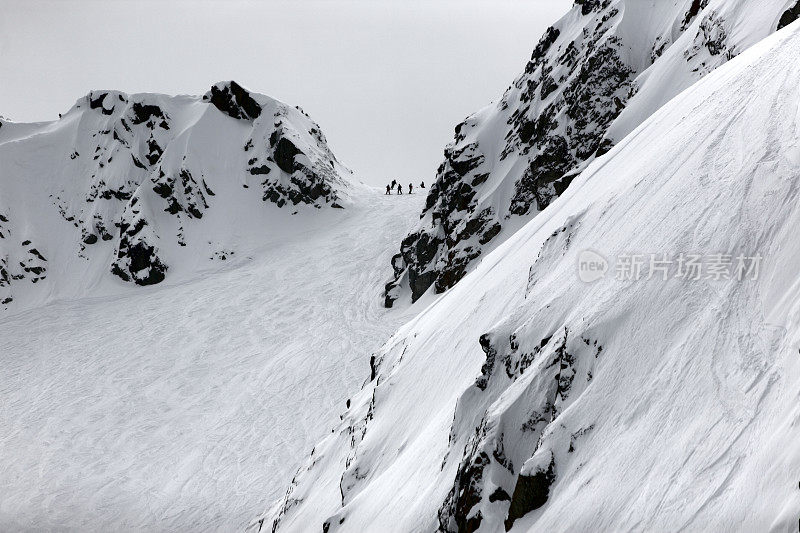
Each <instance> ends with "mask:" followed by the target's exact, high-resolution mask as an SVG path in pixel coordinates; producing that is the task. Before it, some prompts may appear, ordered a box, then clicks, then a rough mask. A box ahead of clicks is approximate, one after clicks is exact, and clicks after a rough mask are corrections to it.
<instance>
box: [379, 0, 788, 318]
mask: <svg viewBox="0 0 800 533" xmlns="http://www.w3.org/2000/svg"><path fill="white" fill-rule="evenodd" d="M793 5H794V7H792V6H793ZM798 12H800V7H798V4H797V3H796V2H794V1H785V0H778V1H774V0H576V2H575V5H574V6H573V8H572V10H571V11H570V12H569V13H567V14H566V15H565V16H564V17H563V18H562V19H561V20H559V21H558V22H557V23H556V24H554V25H553V26H552V27H551V28H549V29H548V30H547V31H546V32H545V34H544V35H543V36H542V38H541V40H540V41H539V43H538V44H537V45H536V47H535V49H534V51H533V54H532V56H531V59H530V61H529V62H528V64H527V65H526V67H525V71H524V72H523V73H522V74H521V75H520V76H519V77H518V78H517V79H516V80H514V83H513V84H512V85H511V86H510V87H509V88H508V89H507V90H506V92H505V94H503V96H502V98H501V99H500V101H499V102H497V103H495V104H492V105H490V106H488V107H486V108H484V109H482V110H480V111H478V112H477V113H475V114H474V115H471V116H470V117H468V118H467V119H466V120H465V121H464V122H463V123H461V124H459V125H458V126H456V128H455V138H454V140H453V141H452V143H451V144H449V145H448V146H447V147H446V148H445V151H444V156H445V160H444V162H442V164H441V166H440V167H439V170H438V173H437V176H436V181H435V183H434V184H433V186H432V187H431V188H430V191H429V194H428V198H427V202H426V206H425V209H424V210H423V212H422V216H421V220H420V223H419V225H418V226H417V228H416V229H415V230H414V231H412V232H411V233H409V234H408V236H407V237H406V238H405V239H404V240H403V241H402V243H400V251H399V253H398V254H397V255H396V256H395V257H394V259H393V260H392V268H393V274H392V278H391V279H390V280H389V281H388V283H387V285H386V293H385V304H386V306H387V307H391V306H392V305H393V303H394V302H395V301H396V300H397V299H398V298H401V297H403V296H404V295H405V296H406V297H410V299H411V300H412V301H416V300H417V299H418V298H419V297H420V296H422V294H424V293H425V292H426V291H427V290H428V289H429V288H430V287H431V286H433V287H434V289H433V290H434V291H435V292H436V293H441V292H444V291H445V290H447V289H449V288H451V287H453V286H454V285H455V284H456V283H457V282H458V281H459V280H460V279H461V278H462V277H463V276H464V274H465V273H466V272H468V271H469V270H470V269H471V268H473V266H474V263H475V261H476V259H477V258H479V257H481V256H483V255H485V253H486V252H487V251H489V250H491V249H493V248H494V247H496V246H497V245H499V244H500V243H501V242H502V241H503V240H505V239H506V238H508V237H509V236H510V235H511V234H513V232H514V231H516V229H518V228H519V227H520V226H521V225H523V224H524V223H525V222H527V221H528V220H530V219H531V218H532V217H533V216H535V215H536V214H537V213H539V212H540V211H541V210H542V209H544V208H545V207H546V206H547V205H549V204H550V203H551V202H552V201H553V200H554V199H555V198H557V197H558V196H559V195H560V194H562V193H563V192H564V191H565V190H566V188H567V187H568V186H569V184H570V183H571V182H572V180H573V179H575V176H577V175H578V174H579V173H580V171H581V170H582V169H584V168H586V166H587V165H588V164H589V163H591V162H592V161H593V160H594V159H596V158H597V157H600V156H602V155H603V154H605V153H606V152H608V151H609V149H610V148H611V147H613V146H614V145H615V144H616V143H618V142H619V141H620V140H621V139H623V138H624V137H625V135H627V134H628V133H630V132H631V131H633V129H634V128H636V126H638V125H639V124H641V123H642V121H644V120H645V119H646V118H647V117H649V116H650V115H652V113H653V112H655V111H656V110H657V109H658V108H659V107H661V106H662V105H663V104H664V103H666V102H667V101H668V100H669V99H670V98H672V97H673V96H675V95H677V94H678V93H679V92H681V91H682V90H684V89H685V88H687V87H689V86H690V85H691V84H692V83H694V82H696V81H697V80H698V79H700V78H702V77H703V76H705V75H706V74H708V73H709V72H711V71H712V70H714V69H715V68H717V67H719V66H720V65H722V64H724V63H725V62H727V61H729V60H730V59H731V58H733V57H735V56H737V55H738V54H740V53H741V52H743V51H744V50H746V49H747V48H749V47H750V46H751V45H753V44H754V43H756V42H758V41H759V40H761V39H763V38H764V37H766V36H767V35H769V34H771V33H772V32H774V31H775V30H776V28H778V27H779V26H783V25H787V24H788V23H789V22H790V21H792V20H794V19H795V18H797V14H798Z"/></svg>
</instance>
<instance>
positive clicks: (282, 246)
mask: <svg viewBox="0 0 800 533" xmlns="http://www.w3.org/2000/svg"><path fill="white" fill-rule="evenodd" d="M353 199H354V205H353V206H352V208H350V209H346V210H325V211H322V212H320V213H319V216H315V217H306V218H304V219H300V218H299V217H297V216H295V217H292V216H291V214H290V213H289V212H284V213H283V214H282V217H283V218H282V219H281V218H277V217H276V218H273V219H272V221H271V224H272V225H273V226H278V227H281V228H282V231H281V232H279V233H278V232H275V233H273V234H272V242H269V243H266V245H265V246H264V248H262V249H250V250H242V249H241V248H237V249H236V250H217V253H215V255H214V256H213V259H212V256H211V254H209V256H207V257H203V258H202V259H203V260H204V261H205V260H208V264H209V265H210V266H209V267H208V268H207V269H206V270H205V272H204V277H203V278H201V279H192V280H190V281H185V282H182V283H179V284H167V285H159V286H151V287H136V288H131V290H129V291H128V292H127V293H126V294H124V295H123V296H120V295H119V294H116V295H112V296H100V295H96V294H92V295H89V297H86V298H82V299H77V300H68V301H61V302H56V303H52V304H49V305H46V306H42V307H37V308H35V309H30V310H27V311H23V312H21V313H17V314H14V315H12V316H6V317H4V318H3V319H2V320H0V366H1V367H2V369H3V371H2V376H3V379H2V380H0V426H2V428H3V431H2V432H0V472H2V474H0V502H1V503H0V531H4V532H5V531H53V530H56V531H89V532H92V531H224V532H230V531H237V530H239V531H241V530H243V529H244V528H245V526H246V525H247V523H248V522H249V521H251V520H252V518H253V516H256V515H257V514H258V513H259V512H260V511H261V508H262V505H263V502H264V499H265V498H267V499H276V498H278V497H280V495H281V494H282V491H283V487H284V486H285V485H286V484H288V483H289V482H290V480H291V476H292V472H293V470H294V469H295V468H296V466H297V465H298V464H300V462H301V461H302V460H303V458H304V457H305V455H306V454H308V452H309V451H310V450H311V449H312V447H313V445H314V443H315V442H316V441H317V440H319V439H320V438H322V437H323V436H324V435H325V434H327V433H330V431H331V428H332V427H333V426H334V423H335V422H337V421H338V417H337V415H338V414H339V413H341V412H343V411H344V410H345V406H346V404H347V398H348V397H349V394H350V393H351V392H353V391H357V390H358V387H359V386H361V385H362V384H363V383H364V381H365V378H366V376H365V374H364V372H365V368H364V367H365V365H366V361H367V360H368V358H369V354H370V353H371V352H372V351H373V350H376V349H377V348H378V347H380V344H381V343H382V342H384V341H385V340H386V338H388V336H389V335H390V334H391V332H392V331H393V330H394V329H396V328H397V327H398V326H399V325H400V324H401V323H402V322H403V321H404V320H407V319H408V318H410V315H409V313H405V314H403V313H402V312H398V311H391V312H389V311H387V310H386V309H384V308H383V307H382V306H381V305H380V302H379V301H377V300H376V299H375V298H374V295H375V291H376V290H378V289H379V287H380V285H381V283H382V274H381V268H380V267H381V265H382V264H384V263H385V262H386V261H387V260H388V259H389V257H390V256H391V252H392V250H391V246H392V242H393V241H394V240H395V239H397V238H399V237H400V236H401V235H402V233H403V232H404V231H407V229H408V228H409V227H410V226H411V224H412V223H413V220H414V219H416V216H417V213H418V212H419V209H420V208H421V204H422V201H423V199H424V197H423V196H421V195H417V194H412V195H404V196H400V197H398V196H391V197H387V196H384V195H383V194H382V193H381V192H379V191H367V192H366V193H363V192H362V191H360V190H356V191H354V192H353ZM0 224H5V223H0ZM0 231H3V230H0ZM26 253H27V251H26ZM230 254H233V255H230ZM48 259H49V258H48ZM45 264H47V263H45Z"/></svg>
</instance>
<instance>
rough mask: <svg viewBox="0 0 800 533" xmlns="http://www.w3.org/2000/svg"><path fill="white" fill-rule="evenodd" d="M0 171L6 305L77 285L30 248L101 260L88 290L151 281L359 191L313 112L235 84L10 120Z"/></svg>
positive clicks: (100, 95)
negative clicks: (25, 295)
mask: <svg viewBox="0 0 800 533" xmlns="http://www.w3.org/2000/svg"><path fill="white" fill-rule="evenodd" d="M0 164H2V167H3V168H4V169H7V171H6V173H5V174H4V176H3V181H2V183H0V213H2V214H3V217H4V218H5V219H6V220H5V221H4V222H2V224H3V225H4V230H5V231H3V233H4V234H5V235H6V237H5V238H3V240H0V262H2V263H0V265H2V269H3V270H2V271H0V300H1V301H7V302H11V301H13V300H14V299H15V298H16V297H15V296H12V292H13V293H17V292H19V291H20V290H22V291H23V292H25V291H27V290H28V289H27V288H29V287H30V284H34V283H36V284H38V285H39V286H42V285H50V284H51V283H55V284H62V283H70V282H68V281H65V280H52V278H50V277H48V276H47V275H46V274H45V270H44V269H45V266H44V265H41V264H39V262H41V260H40V259H38V258H37V257H35V256H33V255H31V254H29V253H28V250H27V248H29V247H30V246H29V245H23V244H21V243H22V242H25V241H30V242H32V243H34V244H33V245H32V246H33V247H34V248H35V249H36V250H38V251H39V252H40V254H41V255H42V256H43V257H47V258H48V260H49V261H50V267H52V266H54V265H53V264H52V263H53V262H56V263H57V264H58V265H59V267H58V269H57V270H58V271H64V270H72V269H73V268H74V270H72V272H73V274H74V275H78V276H80V273H81V272H83V271H85V267H86V265H93V266H92V267H91V268H89V271H90V272H92V275H91V276H90V277H93V280H92V281H87V282H86V283H87V284H89V285H91V284H93V283H97V282H98V279H100V278H101V277H103V276H104V275H105V274H107V273H111V274H113V275H114V276H115V277H116V278H118V279H119V280H122V281H125V282H131V283H135V284H138V285H152V284H156V283H160V282H161V281H163V280H164V279H166V277H167V276H168V272H169V271H171V270H173V269H174V268H177V267H179V270H183V271H184V274H189V272H188V271H189V270H192V269H196V268H201V263H202V261H201V262H200V263H198V260H197V259H196V256H198V254H199V255H200V256H208V257H210V258H212V260H215V259H213V258H215V257H225V258H226V259H227V258H230V257H231V255H233V254H234V253H235V248H236V246H234V244H235V243H234V242H233V241H238V242H239V243H240V245H241V246H244V247H247V246H250V245H257V244H258V243H263V242H265V239H269V236H270V235H271V234H272V235H274V234H275V233H276V232H277V230H276V227H275V226H274V225H273V224H274V219H275V217H278V218H281V217H284V216H292V215H293V214H300V213H307V214H308V216H313V217H316V216H317V215H312V214H311V213H313V212H315V211H319V210H322V209H323V208H341V207H344V206H346V205H348V204H349V203H350V200H349V197H350V191H351V189H352V187H353V184H352V183H351V182H350V181H349V177H350V175H351V172H350V171H349V170H348V169H347V168H345V167H344V166H343V165H341V164H340V163H339V162H338V161H337V159H336V157H335V156H334V155H333V153H332V152H331V150H330V148H329V147H328V145H327V142H326V139H325V136H324V135H323V133H322V131H321V130H320V127H319V126H318V125H317V124H316V123H315V122H313V121H312V120H311V118H310V117H308V115H306V114H305V113H304V112H303V111H302V110H300V109H299V108H294V107H291V106H288V105H286V104H283V103H281V102H279V101H277V100H274V99H272V98H269V97H267V96H264V95H259V94H255V93H251V92H249V91H247V90H246V89H244V88H243V87H242V86H240V85H239V84H237V83H236V82H233V81H231V82H224V83H218V84H215V85H214V86H213V87H212V88H211V90H210V91H209V92H208V93H206V95H205V96H203V97H196V96H167V95H160V94H149V93H144V94H133V95H128V94H126V93H123V92H119V91H110V90H102V91H92V92H90V93H89V94H87V95H86V96H85V97H83V98H81V99H79V100H78V101H77V102H76V104H75V105H74V106H73V107H72V108H71V109H70V110H69V111H68V112H67V113H66V114H64V115H63V116H61V117H60V119H59V120H58V121H55V122H50V123H36V124H17V123H13V122H3V123H2V125H1V126H0ZM23 205H24V206H26V208H25V209H24V210H23V209H21V208H19V206H23ZM278 208H281V209H278ZM309 209H310V211H309ZM276 210H277V211H276ZM283 211H285V214H280V213H281V212H283ZM301 216H303V215H301ZM23 229H24V234H20V233H21V232H23ZM9 235H10V237H9ZM245 235H252V236H253V238H252V239H245V238H244V236H245ZM40 241H41V242H40ZM47 241H49V242H47ZM248 242H249V244H248ZM183 256H186V257H187V258H188V259H182V258H183ZM64 262H67V263H70V265H71V266H69V267H66V266H65V265H64V264H63V263H64ZM29 263H30V264H29ZM33 263H36V264H35V265H34V264H33ZM80 264H82V265H83V266H82V267H78V266H77V265H80ZM67 277H69V276H67V275H66V274H65V278H67ZM45 280H47V281H46V282H45V283H42V282H43V281H45ZM14 287H16V289H15V288H14ZM23 287H27V288H23ZM76 291H77V289H76ZM34 292H38V293H40V295H41V296H42V297H46V296H45V295H46V294H47V293H46V289H44V288H42V289H37V290H36V291H34ZM55 292H56V293H58V292H59V291H58V290H56V291H55ZM71 292H72V293H74V292H75V291H71ZM18 300H21V298H18Z"/></svg>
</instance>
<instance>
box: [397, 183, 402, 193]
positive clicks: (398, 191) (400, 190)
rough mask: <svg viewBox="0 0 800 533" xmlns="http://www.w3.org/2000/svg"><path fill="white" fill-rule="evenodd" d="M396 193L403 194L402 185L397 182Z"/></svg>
mask: <svg viewBox="0 0 800 533" xmlns="http://www.w3.org/2000/svg"><path fill="white" fill-rule="evenodd" d="M397 194H403V186H402V185H400V184H399V183H398V184H397Z"/></svg>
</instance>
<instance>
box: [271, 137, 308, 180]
mask: <svg viewBox="0 0 800 533" xmlns="http://www.w3.org/2000/svg"><path fill="white" fill-rule="evenodd" d="M301 153H302V152H301V151H300V150H299V149H298V148H297V147H296V146H295V145H294V143H292V141H290V140H289V139H287V138H286V137H280V139H279V140H278V143H277V146H276V147H275V152H274V154H273V158H274V159H275V163H276V164H277V165H278V168H280V169H281V170H283V171H284V172H286V173H287V174H291V173H292V172H294V171H295V165H294V156H296V155H297V154H301Z"/></svg>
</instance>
